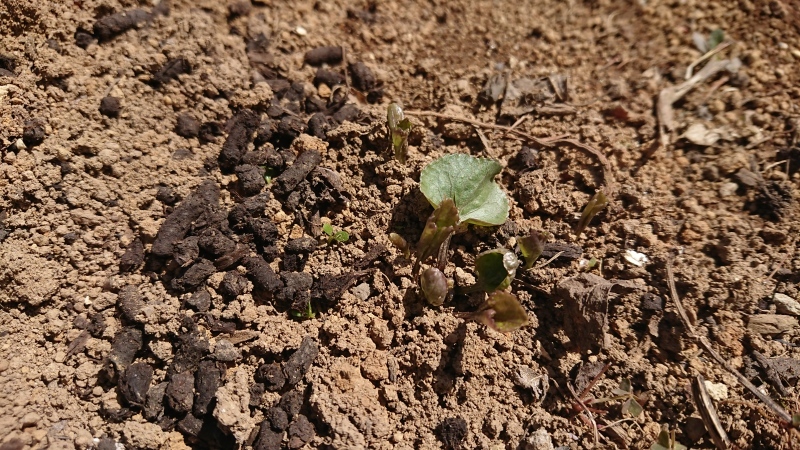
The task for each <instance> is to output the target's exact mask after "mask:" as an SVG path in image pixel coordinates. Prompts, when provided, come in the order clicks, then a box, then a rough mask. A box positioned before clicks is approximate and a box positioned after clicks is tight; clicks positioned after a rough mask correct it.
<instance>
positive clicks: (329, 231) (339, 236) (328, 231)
mask: <svg viewBox="0 0 800 450" xmlns="http://www.w3.org/2000/svg"><path fill="white" fill-rule="evenodd" d="M322 232H323V233H325V235H326V236H328V245H330V244H332V243H334V242H338V243H340V244H343V243H345V242H347V241H348V239H350V233H348V232H347V231H344V230H338V231H335V230H334V229H333V226H332V225H331V224H329V223H326V224H325V225H322Z"/></svg>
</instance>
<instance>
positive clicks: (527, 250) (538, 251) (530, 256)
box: [517, 231, 550, 270]
mask: <svg viewBox="0 0 800 450" xmlns="http://www.w3.org/2000/svg"><path fill="white" fill-rule="evenodd" d="M549 237H550V234H549V233H547V232H545V231H541V232H539V231H534V232H532V233H531V234H530V235H529V236H524V237H521V238H517V243H518V244H519V250H520V252H522V257H523V258H525V266H524V269H525V270H528V269H530V268H531V267H533V263H535V262H536V260H537V259H539V257H540V256H542V252H543V251H544V243H545V241H546V240H547V239H548V238H549Z"/></svg>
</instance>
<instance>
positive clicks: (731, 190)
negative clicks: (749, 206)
mask: <svg viewBox="0 0 800 450" xmlns="http://www.w3.org/2000/svg"><path fill="white" fill-rule="evenodd" d="M738 189H739V185H738V184H736V183H734V182H732V181H729V182H727V183H723V184H722V186H720V188H719V196H720V197H730V196H732V195H736V191H737V190H738Z"/></svg>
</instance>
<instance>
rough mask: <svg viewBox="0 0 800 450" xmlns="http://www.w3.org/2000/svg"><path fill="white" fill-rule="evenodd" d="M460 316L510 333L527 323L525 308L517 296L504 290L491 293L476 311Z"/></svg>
mask: <svg viewBox="0 0 800 450" xmlns="http://www.w3.org/2000/svg"><path fill="white" fill-rule="evenodd" d="M460 316H461V317H463V318H465V319H469V320H474V321H476V322H478V323H482V324H484V325H486V326H487V327H489V328H491V329H493V330H495V331H499V332H501V333H510V332H512V331H516V330H518V329H520V328H522V327H524V326H525V325H527V324H528V314H527V313H526V312H525V308H523V307H522V305H520V304H519V300H517V297H515V296H514V295H513V294H510V293H508V292H505V291H497V292H495V293H493V294H491V295H490V296H489V298H488V299H486V302H484V304H483V305H482V306H481V308H480V309H479V310H478V311H476V312H474V313H463V314H460Z"/></svg>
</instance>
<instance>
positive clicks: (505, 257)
mask: <svg viewBox="0 0 800 450" xmlns="http://www.w3.org/2000/svg"><path fill="white" fill-rule="evenodd" d="M518 267H519V259H518V258H517V255H516V254H515V253H514V252H512V251H511V250H508V249H505V248H498V249H494V250H489V251H486V252H483V253H481V254H480V255H478V257H477V258H475V271H476V272H477V273H478V286H480V288H481V289H483V290H484V291H486V292H494V291H500V290H503V289H506V288H507V287H508V286H510V285H511V281H512V280H513V279H514V276H515V275H516V274H517V268H518Z"/></svg>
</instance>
